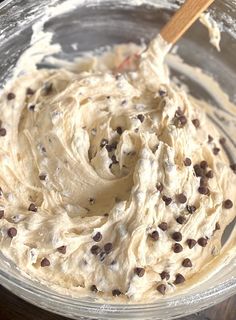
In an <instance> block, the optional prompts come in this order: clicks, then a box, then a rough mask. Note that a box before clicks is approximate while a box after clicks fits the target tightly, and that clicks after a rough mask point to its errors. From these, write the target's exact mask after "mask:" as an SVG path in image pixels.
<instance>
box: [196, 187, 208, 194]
mask: <svg viewBox="0 0 236 320" xmlns="http://www.w3.org/2000/svg"><path fill="white" fill-rule="evenodd" d="M198 192H199V193H200V194H204V195H209V193H210V191H209V189H208V188H207V187H205V186H200V187H199V188H198Z"/></svg>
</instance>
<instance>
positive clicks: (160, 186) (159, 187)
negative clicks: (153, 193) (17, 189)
mask: <svg viewBox="0 0 236 320" xmlns="http://www.w3.org/2000/svg"><path fill="white" fill-rule="evenodd" d="M156 188H157V190H158V191H160V192H162V191H163V189H164V187H163V184H162V183H161V182H159V183H157V185H156Z"/></svg>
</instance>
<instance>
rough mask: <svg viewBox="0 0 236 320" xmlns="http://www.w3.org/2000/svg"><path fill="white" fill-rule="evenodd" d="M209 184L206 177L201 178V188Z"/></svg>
mask: <svg viewBox="0 0 236 320" xmlns="http://www.w3.org/2000/svg"><path fill="white" fill-rule="evenodd" d="M207 184H208V180H207V178H206V177H201V179H200V186H201V187H202V186H205V187H207Z"/></svg>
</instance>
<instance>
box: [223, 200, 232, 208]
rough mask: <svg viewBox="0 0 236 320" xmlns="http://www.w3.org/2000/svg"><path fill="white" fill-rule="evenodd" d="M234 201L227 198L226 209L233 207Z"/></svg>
mask: <svg viewBox="0 0 236 320" xmlns="http://www.w3.org/2000/svg"><path fill="white" fill-rule="evenodd" d="M233 205H234V204H233V202H232V201H231V200H230V199H227V200H225V201H224V208H225V209H231V208H232V207H233Z"/></svg>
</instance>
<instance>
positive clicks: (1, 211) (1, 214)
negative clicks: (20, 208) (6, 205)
mask: <svg viewBox="0 0 236 320" xmlns="http://www.w3.org/2000/svg"><path fill="white" fill-rule="evenodd" d="M3 216H4V210H0V219H2V218H3Z"/></svg>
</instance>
